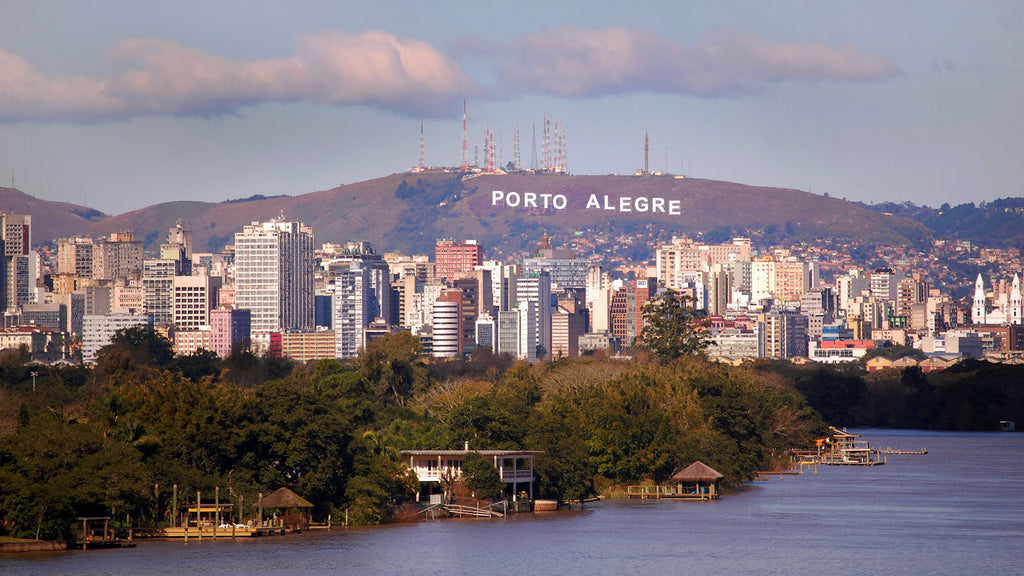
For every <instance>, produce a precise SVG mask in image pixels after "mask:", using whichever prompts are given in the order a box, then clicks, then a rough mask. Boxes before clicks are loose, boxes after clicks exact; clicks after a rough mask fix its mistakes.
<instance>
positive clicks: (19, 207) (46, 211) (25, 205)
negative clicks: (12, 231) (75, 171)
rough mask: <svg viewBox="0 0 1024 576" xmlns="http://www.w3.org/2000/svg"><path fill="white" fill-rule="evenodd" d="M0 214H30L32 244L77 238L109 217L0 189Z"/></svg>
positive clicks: (77, 207) (17, 191)
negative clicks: (74, 236) (75, 236)
mask: <svg viewBox="0 0 1024 576" xmlns="http://www.w3.org/2000/svg"><path fill="white" fill-rule="evenodd" d="M0 212H14V213H16V214H31V215H32V242H33V243H34V244H39V243H42V242H47V241H49V240H50V239H55V238H59V237H62V236H71V235H75V234H78V233H79V232H80V231H84V230H86V229H87V228H88V227H89V226H90V225H91V224H92V223H94V222H99V221H101V220H103V219H105V218H107V217H108V216H107V215H106V214H104V213H102V212H100V211H98V210H93V209H92V208H86V207H85V206H78V205H76V204H69V203H67V202H51V201H49V200H40V199H39V198H35V197H33V196H29V195H28V194H25V193H24V192H22V191H20V190H17V189H14V188H0Z"/></svg>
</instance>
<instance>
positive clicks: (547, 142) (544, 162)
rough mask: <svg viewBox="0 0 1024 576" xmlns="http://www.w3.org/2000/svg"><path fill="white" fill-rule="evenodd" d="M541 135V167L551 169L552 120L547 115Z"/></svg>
mask: <svg viewBox="0 0 1024 576" xmlns="http://www.w3.org/2000/svg"><path fill="white" fill-rule="evenodd" d="M542 130H543V132H542V134H543V135H542V136H541V142H542V143H541V146H542V148H541V153H540V169H541V170H544V171H545V172H546V171H548V170H551V121H550V120H548V117H547V115H545V116H544V124H543V128H542Z"/></svg>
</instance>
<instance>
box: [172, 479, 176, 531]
mask: <svg viewBox="0 0 1024 576" xmlns="http://www.w3.org/2000/svg"><path fill="white" fill-rule="evenodd" d="M177 518H178V485H177V484H175V485H174V495H173V496H172V497H171V527H172V528H173V527H175V526H177V525H178V521H177Z"/></svg>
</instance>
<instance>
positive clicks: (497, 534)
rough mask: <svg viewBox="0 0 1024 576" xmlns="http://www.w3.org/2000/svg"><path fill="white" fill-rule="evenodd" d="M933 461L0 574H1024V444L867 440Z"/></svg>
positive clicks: (912, 435)
mask: <svg viewBox="0 0 1024 576" xmlns="http://www.w3.org/2000/svg"><path fill="white" fill-rule="evenodd" d="M858 432H860V433H862V434H864V439H866V440H868V441H870V442H871V445H872V447H874V448H882V449H884V448H886V447H892V448H900V449H907V450H918V449H920V448H922V447H927V449H928V454H926V455H890V456H888V463H887V464H886V465H884V466H875V467H825V466H822V467H819V468H818V473H817V475H815V474H814V473H813V470H810V471H808V472H807V473H805V474H803V475H802V476H785V477H783V478H781V479H780V478H779V477H778V476H776V477H774V478H772V479H770V480H767V481H763V482H754V483H751V484H748V485H746V486H745V487H744V488H743V489H742V490H740V491H738V492H732V493H727V494H726V495H725V496H723V498H722V499H721V500H719V501H717V502H673V501H643V502H639V501H632V502H623V501H614V502H597V503H593V504H588V505H587V506H586V508H585V509H583V510H572V511H563V512H558V513H550V514H520V515H516V516H511V517H509V518H506V519H500V520H438V521H432V522H424V523H420V524H411V525H393V526H382V527H373V528H350V529H347V530H346V529H339V530H334V531H331V532H313V533H307V534H301V535H292V536H278V537H269V538H253V539H244V540H243V539H239V540H228V539H218V540H217V541H211V540H209V539H207V540H204V541H203V542H196V541H195V540H192V541H190V542H189V543H188V544H185V543H184V542H182V541H139V543H138V546H137V547H136V548H132V549H115V550H94V551H87V552H66V553H36V554H19V555H7V556H6V557H0V574H4V575H10V576H14V575H22V574H40V575H53V574H63V575H89V576H93V575H102V574H136V575H151V574H173V575H175V576H188V575H193V574H195V575H200V574H201V575H207V576H208V575H220V574H274V575H292V574H294V575H309V574H445V575H450V576H456V575H477V574H501V575H514V574H587V575H600V574H672V575H680V574H682V575H686V574H704V575H706V574H759V575H762V574H763V575H773V574H780V575H781V574H785V575H793V574H836V575H857V574H871V575H875V574H907V575H910V574H913V575H915V576H916V575H923V574H927V575H929V576H933V575H943V574H949V575H957V576H959V575H963V574H1021V573H1024V434H1012V433H1008V434H998V433H975V434H967V433H941V432H918V431H893V430H859V431H858Z"/></svg>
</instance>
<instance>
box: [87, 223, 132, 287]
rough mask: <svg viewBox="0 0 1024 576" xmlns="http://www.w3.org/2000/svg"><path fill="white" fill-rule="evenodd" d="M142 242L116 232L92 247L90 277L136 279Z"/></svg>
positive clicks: (130, 235) (124, 233)
mask: <svg viewBox="0 0 1024 576" xmlns="http://www.w3.org/2000/svg"><path fill="white" fill-rule="evenodd" d="M142 260H143V256H142V241H136V240H135V236H134V235H133V234H132V233H131V232H118V233H114V234H111V235H110V237H109V238H106V239H101V240H98V241H96V242H95V243H94V245H93V253H92V276H93V278H95V279H97V280H124V279H127V278H132V277H135V278H138V277H139V273H140V272H141V271H142Z"/></svg>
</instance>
